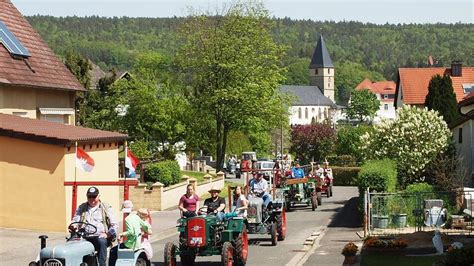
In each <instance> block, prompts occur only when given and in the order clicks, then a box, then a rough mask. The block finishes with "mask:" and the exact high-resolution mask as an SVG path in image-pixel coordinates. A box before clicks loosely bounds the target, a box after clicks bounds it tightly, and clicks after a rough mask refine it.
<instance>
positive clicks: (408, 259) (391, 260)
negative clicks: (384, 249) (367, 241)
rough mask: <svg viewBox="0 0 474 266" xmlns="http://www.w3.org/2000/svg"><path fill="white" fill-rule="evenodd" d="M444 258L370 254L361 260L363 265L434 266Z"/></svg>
mask: <svg viewBox="0 0 474 266" xmlns="http://www.w3.org/2000/svg"><path fill="white" fill-rule="evenodd" d="M441 258H442V256H400V255H388V254H370V255H364V256H362V259H361V265H366V266H372V265H383V266H400V265H410V266H418V265H419V266H425V265H433V263H434V262H437V261H439V260H440V259H441Z"/></svg>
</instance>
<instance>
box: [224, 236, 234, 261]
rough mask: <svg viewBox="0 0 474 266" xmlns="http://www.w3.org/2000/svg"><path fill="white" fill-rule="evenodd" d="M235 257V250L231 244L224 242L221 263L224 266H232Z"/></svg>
mask: <svg viewBox="0 0 474 266" xmlns="http://www.w3.org/2000/svg"><path fill="white" fill-rule="evenodd" d="M233 257H234V248H233V247H232V244H231V243H230V242H224V244H223V245H222V252H221V262H222V265H224V266H232V265H233V262H234V260H233Z"/></svg>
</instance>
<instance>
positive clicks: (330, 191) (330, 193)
mask: <svg viewBox="0 0 474 266" xmlns="http://www.w3.org/2000/svg"><path fill="white" fill-rule="evenodd" d="M329 195H330V196H331V197H332V185H330V186H329Z"/></svg>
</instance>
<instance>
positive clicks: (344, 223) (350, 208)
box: [328, 197, 362, 228]
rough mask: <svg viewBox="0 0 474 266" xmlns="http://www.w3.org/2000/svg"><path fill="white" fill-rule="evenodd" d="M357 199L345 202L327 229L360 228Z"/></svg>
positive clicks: (360, 216) (360, 218)
mask: <svg viewBox="0 0 474 266" xmlns="http://www.w3.org/2000/svg"><path fill="white" fill-rule="evenodd" d="M358 205H359V197H353V198H351V199H350V200H348V201H347V202H346V204H345V205H344V207H342V208H341V209H340V210H339V211H338V213H337V214H336V216H335V217H334V218H333V219H332V221H331V223H330V224H329V226H328V227H348V228H357V227H361V226H362V214H361V213H360V212H359V210H358Z"/></svg>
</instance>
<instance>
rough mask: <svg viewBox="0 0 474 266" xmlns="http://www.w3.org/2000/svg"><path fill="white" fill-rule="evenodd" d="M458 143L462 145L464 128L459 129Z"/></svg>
mask: <svg viewBox="0 0 474 266" xmlns="http://www.w3.org/2000/svg"><path fill="white" fill-rule="evenodd" d="M458 143H462V127H460V128H459V132H458Z"/></svg>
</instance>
